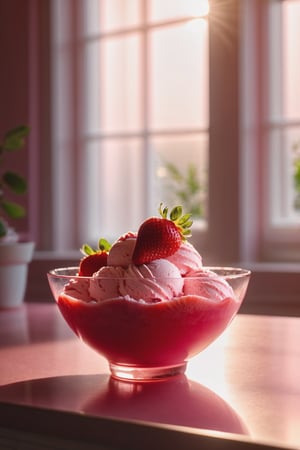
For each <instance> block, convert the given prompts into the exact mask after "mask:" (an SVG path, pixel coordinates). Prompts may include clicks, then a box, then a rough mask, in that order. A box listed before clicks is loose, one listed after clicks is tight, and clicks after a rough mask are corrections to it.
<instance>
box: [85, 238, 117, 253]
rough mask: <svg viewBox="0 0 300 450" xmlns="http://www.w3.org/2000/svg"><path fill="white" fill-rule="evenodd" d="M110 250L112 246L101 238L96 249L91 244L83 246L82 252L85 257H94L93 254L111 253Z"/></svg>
mask: <svg viewBox="0 0 300 450" xmlns="http://www.w3.org/2000/svg"><path fill="white" fill-rule="evenodd" d="M110 249H111V244H110V243H109V242H108V241H107V240H106V239H104V238H100V239H99V241H98V247H97V248H95V249H94V248H92V247H91V246H90V245H89V244H83V246H82V247H81V249H80V251H81V253H83V254H84V255H85V256H89V255H93V254H95V253H99V252H109V250H110Z"/></svg>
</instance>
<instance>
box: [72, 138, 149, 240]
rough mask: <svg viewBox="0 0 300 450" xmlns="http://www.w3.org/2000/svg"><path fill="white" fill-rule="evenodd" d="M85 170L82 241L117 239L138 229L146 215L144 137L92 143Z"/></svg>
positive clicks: (88, 151)
mask: <svg viewBox="0 0 300 450" xmlns="http://www.w3.org/2000/svg"><path fill="white" fill-rule="evenodd" d="M82 170H83V173H84V174H85V182H84V183H83V189H84V191H83V192H81V196H82V202H81V209H80V220H82V223H81V230H82V231H81V241H82V242H85V241H86V240H87V239H89V240H91V239H92V240H93V241H94V242H98V239H99V238H100V237H105V238H106V239H109V240H113V239H115V238H116V237H118V236H119V235H121V234H123V233H124V232H125V231H126V230H135V229H137V226H138V224H139V223H140V222H141V220H142V217H143V214H144V211H143V192H142V186H143V183H144V180H145V176H144V173H143V162H142V151H141V142H140V140H138V139H127V140H118V139H115V140H105V141H103V142H98V141H96V142H91V143H88V144H87V145H86V148H85V153H84V158H83V162H82Z"/></svg>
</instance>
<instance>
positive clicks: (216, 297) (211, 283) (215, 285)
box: [183, 270, 234, 302]
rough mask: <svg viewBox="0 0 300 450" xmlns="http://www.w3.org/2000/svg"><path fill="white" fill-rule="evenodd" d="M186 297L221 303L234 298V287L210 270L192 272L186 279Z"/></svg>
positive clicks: (184, 289)
mask: <svg viewBox="0 0 300 450" xmlns="http://www.w3.org/2000/svg"><path fill="white" fill-rule="evenodd" d="M183 291H184V294H185V295H198V296H199V297H202V298H207V299H208V300H212V301H216V302H219V301H221V300H224V299H225V298H234V293H233V290H232V287H231V286H230V285H229V284H228V283H227V281H226V280H225V279H224V278H222V277H220V276H219V275H217V274H215V273H214V272H212V271H209V270H198V271H195V272H190V273H189V274H188V276H187V277H186V278H185V279H184V288H183Z"/></svg>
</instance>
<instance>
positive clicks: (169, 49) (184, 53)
mask: <svg viewBox="0 0 300 450" xmlns="http://www.w3.org/2000/svg"><path fill="white" fill-rule="evenodd" d="M188 25H189V24H186V25H180V26H173V27H168V28H162V29H161V28H159V29H156V30H153V31H152V32H151V33H150V36H149V39H150V42H149V89H150V92H149V122H150V123H149V125H150V128H151V129H161V128H173V127H174V128H185V127H187V128H190V127H207V126H208V48H207V47H208V44H207V42H208V28H207V22H205V21H204V20H201V21H200V22H199V23H198V25H199V28H198V29H197V30H196V31H195V30H193V31H192V30H190V29H189V28H188Z"/></svg>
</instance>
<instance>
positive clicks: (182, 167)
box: [150, 134, 208, 219]
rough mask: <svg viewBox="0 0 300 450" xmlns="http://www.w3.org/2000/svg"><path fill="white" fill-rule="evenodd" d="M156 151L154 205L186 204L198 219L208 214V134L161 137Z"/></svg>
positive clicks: (155, 142)
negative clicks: (161, 203) (162, 203)
mask: <svg viewBox="0 0 300 450" xmlns="http://www.w3.org/2000/svg"><path fill="white" fill-rule="evenodd" d="M150 147H151V150H152V152H153V172H154V173H153V178H152V182H153V186H152V192H153V197H154V198H153V205H158V204H159V203H160V202H161V201H163V202H164V203H165V204H166V205H176V204H177V205H178V204H179V205H182V206H183V207H184V210H185V211H186V212H190V213H192V214H193V218H194V219H204V218H206V216H207V176H208V134H201V135H200V134H199V135H190V136H176V137H175V136H174V137H157V138H153V139H151V142H150Z"/></svg>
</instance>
